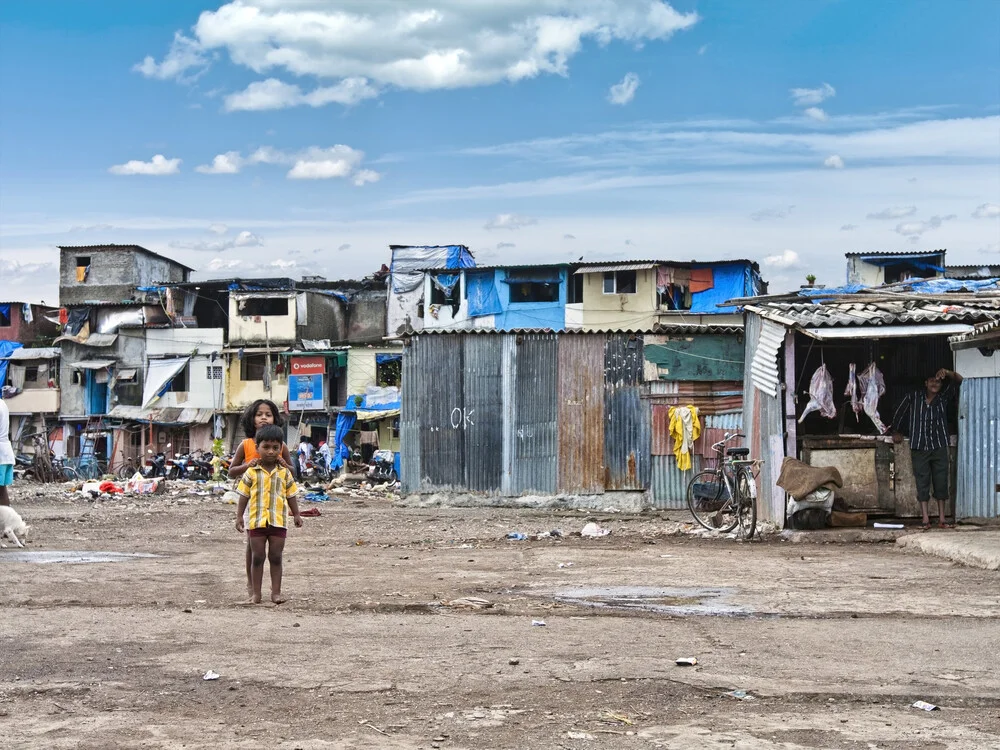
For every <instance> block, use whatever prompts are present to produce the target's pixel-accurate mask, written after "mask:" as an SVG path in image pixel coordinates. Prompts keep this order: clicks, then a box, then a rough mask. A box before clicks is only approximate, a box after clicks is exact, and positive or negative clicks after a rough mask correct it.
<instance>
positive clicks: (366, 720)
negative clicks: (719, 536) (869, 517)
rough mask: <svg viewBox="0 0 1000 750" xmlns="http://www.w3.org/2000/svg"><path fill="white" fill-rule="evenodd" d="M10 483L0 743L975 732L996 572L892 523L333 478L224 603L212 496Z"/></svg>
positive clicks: (222, 521)
mask: <svg viewBox="0 0 1000 750" xmlns="http://www.w3.org/2000/svg"><path fill="white" fill-rule="evenodd" d="M175 489H176V488H175ZM13 502H14V506H15V508H16V509H17V510H19V512H21V514H22V515H23V516H24V517H25V519H26V520H28V522H29V523H31V524H32V533H31V535H30V537H29V539H28V545H27V548H26V550H23V551H22V550H15V549H13V548H11V547H8V548H7V549H3V550H0V657H2V664H3V668H2V671H0V737H3V741H2V742H0V744H2V745H3V746H5V747H11V748H119V747H120V748H126V747H127V748H133V747H136V748H139V747H145V748H180V747H212V748H250V747H260V746H267V747H274V748H289V749H291V748H303V749H308V748H344V749H347V748H399V749H403V748H435V747H439V748H658V747H662V748H705V747H719V748H738V749H740V750H744V749H751V748H784V749H787V750H793V749H795V748H851V749H855V748H857V749H858V750H867V749H868V748H968V749H969V750H973V749H974V750H980V749H982V748H990V747H1000V670H998V668H997V663H998V656H997V653H998V652H997V644H998V643H1000V585H998V584H1000V578H998V574H997V573H996V572H995V571H986V570H979V569H974V568H966V567H962V566H960V565H956V564H954V563H950V562H947V561H944V560H941V559H938V558H936V557H930V556H925V555H923V554H921V553H919V552H915V551H910V550H906V549H900V548H898V547H896V546H895V545H892V544H837V545H834V544H830V545H819V544H788V543H785V542H781V541H779V540H778V539H776V538H773V539H770V540H765V541H764V542H762V543H753V544H744V543H739V542H735V541H732V540H714V539H704V538H700V537H696V536H691V535H689V534H685V533H683V530H684V527H683V524H679V523H677V522H675V521H676V520H678V519H679V520H683V514H672V515H671V516H670V518H668V517H667V516H666V515H664V514H656V513H651V514H643V515H638V516H624V515H622V514H614V513H600V512H596V513H595V512H593V511H590V512H587V513H582V512H575V511H574V512H569V511H566V512H543V511H524V510H519V511H515V510H505V509H496V508H489V509H445V508H423V509H416V508H406V507H400V506H398V505H396V504H394V503H393V502H392V500H391V499H389V498H384V499H383V498H380V497H376V496H373V495H368V496H365V497H356V496H351V495H345V496H343V497H342V499H341V500H339V501H338V502H328V503H323V504H317V505H315V506H314V505H312V504H310V503H305V504H304V507H318V508H319V510H320V512H321V513H322V515H321V516H320V517H315V518H307V519H305V527H304V528H303V529H300V530H294V529H293V530H292V531H291V532H290V534H289V539H288V546H287V548H286V555H285V586H284V593H285V594H286V595H287V596H288V597H289V601H288V602H287V603H285V604H283V605H281V606H274V605H272V604H266V605H261V606H257V607H247V606H244V605H242V604H240V602H241V601H242V600H243V599H244V593H245V582H244V574H243V538H242V537H241V536H240V535H239V534H238V533H237V532H236V530H235V529H234V527H233V517H234V513H235V507H234V506H233V505H228V504H226V503H225V502H223V501H222V500H221V499H220V498H219V497H217V496H198V495H195V494H193V493H189V492H186V491H183V490H182V491H178V492H177V494H172V493H168V494H167V495H165V496H156V497H144V498H124V499H117V500H113V501H92V502H88V501H86V500H84V499H82V498H80V497H70V496H68V495H66V494H65V493H63V492H62V490H61V488H58V487H50V488H40V487H39V486H37V485H34V486H32V485H20V486H18V487H16V488H15V495H14V499H13ZM671 518H672V519H674V520H671ZM588 521H596V522H597V523H598V524H599V525H600V526H602V527H604V528H608V529H611V531H612V533H611V534H610V535H609V536H607V537H603V538H599V539H585V538H581V537H580V536H579V535H578V532H579V531H580V529H581V528H582V527H583V526H584V524H585V523H587V522H588ZM552 530H559V531H562V532H563V536H549V537H547V538H543V539H539V540H535V541H531V540H528V541H510V540H507V539H506V538H505V537H506V535H507V534H508V533H510V532H524V533H527V534H535V533H538V532H545V531H552ZM574 532H575V534H574ZM932 533H937V532H932ZM941 533H947V532H941ZM25 552H27V553H28V554H27V555H25V554H24V553H25ZM105 553H108V554H105ZM133 555H138V556H133ZM266 596H267V577H266V575H265V597H266ZM470 598H471V600H470ZM479 600H483V601H479ZM538 622H544V625H539V624H535V623H538ZM679 657H695V658H696V659H697V662H698V663H697V665H696V666H692V667H683V666H678V665H676V664H675V661H676V659H678V658H679ZM209 670H211V671H213V672H214V673H216V674H218V675H219V678H218V679H215V680H205V679H203V677H204V675H205V674H206V672H208V671H209ZM733 691H742V692H735V693H734V692H733ZM916 700H924V701H927V702H930V703H932V704H936V705H938V706H940V709H939V710H936V711H933V712H926V711H922V710H919V709H916V708H913V707H912V706H911V704H912V703H913V702H914V701H916Z"/></svg>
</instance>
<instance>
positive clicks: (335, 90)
mask: <svg viewBox="0 0 1000 750" xmlns="http://www.w3.org/2000/svg"><path fill="white" fill-rule="evenodd" d="M376 96H378V90H377V89H376V88H374V87H373V86H371V85H369V83H368V80H367V79H365V78H357V77H354V78H345V79H344V80H342V81H340V82H339V83H337V84H336V85H335V86H321V87H319V88H316V89H314V90H313V91H310V92H308V93H303V92H302V89H301V88H300V87H299V86H296V85H294V84H289V83H284V82H283V81H279V80H278V79H277V78H268V79H267V80H266V81H254V82H253V83H251V84H250V85H249V86H247V87H246V88H245V89H244V90H243V91H240V92H238V93H235V94H229V95H228V96H227V97H226V100H225V107H226V111H227V112H237V111H241V110H243V111H261V110H269V109H284V108H286V107H297V106H300V105H303V104H305V105H308V106H310V107H322V106H324V105H326V104H343V105H345V106H350V105H354V104H358V103H360V102H362V101H364V100H365V99H372V98H374V97H376Z"/></svg>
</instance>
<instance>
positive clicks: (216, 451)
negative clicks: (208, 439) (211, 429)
mask: <svg viewBox="0 0 1000 750" xmlns="http://www.w3.org/2000/svg"><path fill="white" fill-rule="evenodd" d="M223 453H225V443H224V442H223V440H222V438H215V440H213V441H212V455H213V456H221V455H222V454H223Z"/></svg>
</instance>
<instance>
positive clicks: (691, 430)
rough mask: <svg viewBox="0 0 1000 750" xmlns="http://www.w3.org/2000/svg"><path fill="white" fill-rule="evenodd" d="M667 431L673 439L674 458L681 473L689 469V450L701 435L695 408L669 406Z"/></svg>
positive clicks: (696, 408)
mask: <svg viewBox="0 0 1000 750" xmlns="http://www.w3.org/2000/svg"><path fill="white" fill-rule="evenodd" d="M669 416H670V423H669V425H668V428H667V429H668V430H669V432H670V437H672V438H673V439H674V458H676V459H677V468H678V469H680V470H681V471H690V469H691V449H692V447H693V446H694V441H695V440H697V439H698V436H699V435H701V422H700V421H698V407H697V406H671V407H670V412H669Z"/></svg>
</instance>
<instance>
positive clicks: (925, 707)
mask: <svg viewBox="0 0 1000 750" xmlns="http://www.w3.org/2000/svg"><path fill="white" fill-rule="evenodd" d="M913 708H919V709H920V710H921V711H940V710H941V708H940V707H939V706H935V705H934V704H933V703H927V702H926V701H917V702H916V703H914V704H913Z"/></svg>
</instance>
